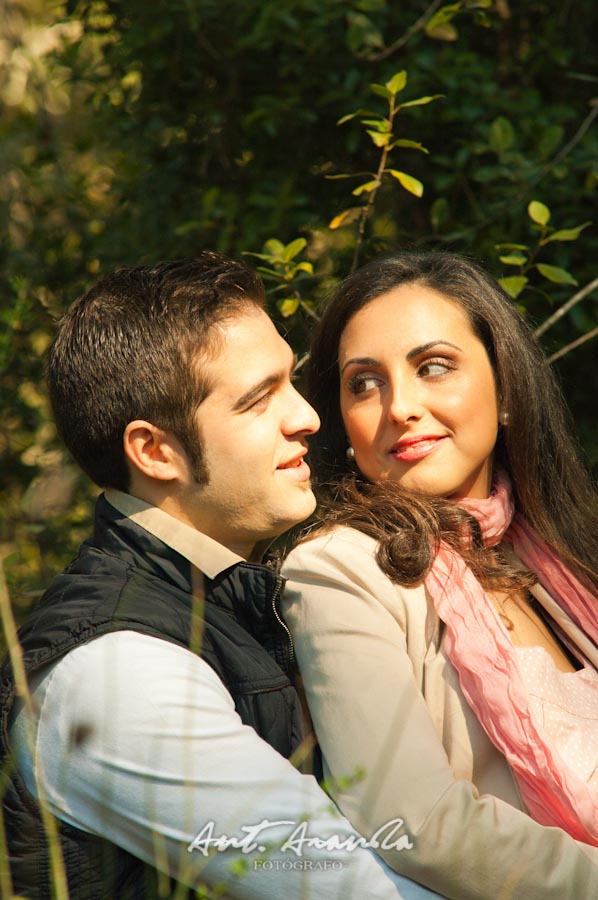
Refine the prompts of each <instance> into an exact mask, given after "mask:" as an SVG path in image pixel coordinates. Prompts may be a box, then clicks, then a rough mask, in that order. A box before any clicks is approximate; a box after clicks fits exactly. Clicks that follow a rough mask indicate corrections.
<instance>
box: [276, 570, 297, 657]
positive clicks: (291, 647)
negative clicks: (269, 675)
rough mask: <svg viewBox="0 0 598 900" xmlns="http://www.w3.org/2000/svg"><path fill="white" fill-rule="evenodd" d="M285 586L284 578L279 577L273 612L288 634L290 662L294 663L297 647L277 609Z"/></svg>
mask: <svg viewBox="0 0 598 900" xmlns="http://www.w3.org/2000/svg"><path fill="white" fill-rule="evenodd" d="M283 586H284V581H283V580H282V578H278V577H277V578H276V590H275V591H274V596H273V597H272V610H273V612H274V615H275V616H276V620H277V622H278V623H279V625H281V626H282V627H283V628H284V630H285V631H286V633H287V637H288V639H289V647H288V649H289V654H290V657H291V659H290V661H291V662H294V661H295V645H294V643H293V638H292V636H291V632H290V631H289V629H288V628H287V625H286V623H285V622H283V620H282V619H281V617H280V614H279V612H278V609H277V607H276V604H277V603H278V601H279V600H280V595H281V593H282V588H283Z"/></svg>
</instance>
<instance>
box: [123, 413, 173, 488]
mask: <svg viewBox="0 0 598 900" xmlns="http://www.w3.org/2000/svg"><path fill="white" fill-rule="evenodd" d="M123 447H124V451H125V455H126V457H127V459H128V460H129V463H130V465H132V466H133V467H134V471H137V472H139V473H141V474H142V475H145V476H146V477H147V478H153V479H155V480H156V481H173V480H174V479H176V478H178V477H179V476H180V475H181V462H182V460H181V451H180V445H179V442H178V440H177V439H176V437H175V436H174V435H173V434H172V432H170V431H164V429H162V428H158V427H157V426H156V425H152V423H151V422H146V421H145V420H143V419H135V421H133V422H129V424H128V425H127V427H126V428H125V431H124V434H123Z"/></svg>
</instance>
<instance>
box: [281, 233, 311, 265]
mask: <svg viewBox="0 0 598 900" xmlns="http://www.w3.org/2000/svg"><path fill="white" fill-rule="evenodd" d="M306 244H307V241H306V240H305V238H295V240H294V241H291V243H290V244H287V245H286V247H285V248H284V250H283V251H282V258H283V259H284V260H286V261H287V262H288V261H289V260H291V259H294V258H295V256H297V254H298V253H301V251H302V250H303V248H304V247H305V246H306Z"/></svg>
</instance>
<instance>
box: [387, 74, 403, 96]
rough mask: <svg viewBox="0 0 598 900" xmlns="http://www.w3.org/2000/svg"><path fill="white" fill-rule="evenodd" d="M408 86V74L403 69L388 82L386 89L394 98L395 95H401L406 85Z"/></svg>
mask: <svg viewBox="0 0 598 900" xmlns="http://www.w3.org/2000/svg"><path fill="white" fill-rule="evenodd" d="M406 84H407V72H406V71H405V69H402V70H401V71H400V72H397V73H396V74H395V75H393V76H392V78H391V79H390V80H389V81H387V82H386V84H385V87H386V88H387V90H388V91H389V92H390V93H391V94H392V96H393V97H394V95H395V94H398V93H400V92H401V91H402V90H403V88H404V87H405V85H406Z"/></svg>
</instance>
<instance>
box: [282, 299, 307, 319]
mask: <svg viewBox="0 0 598 900" xmlns="http://www.w3.org/2000/svg"><path fill="white" fill-rule="evenodd" d="M300 302H301V301H300V300H299V298H298V297H288V298H287V299H286V300H279V301H278V303H277V306H278V309H279V310H280V314H281V316H283V317H284V318H285V319H288V317H289V316H292V315H293V313H295V312H297V310H298V309H299V303H300Z"/></svg>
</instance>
